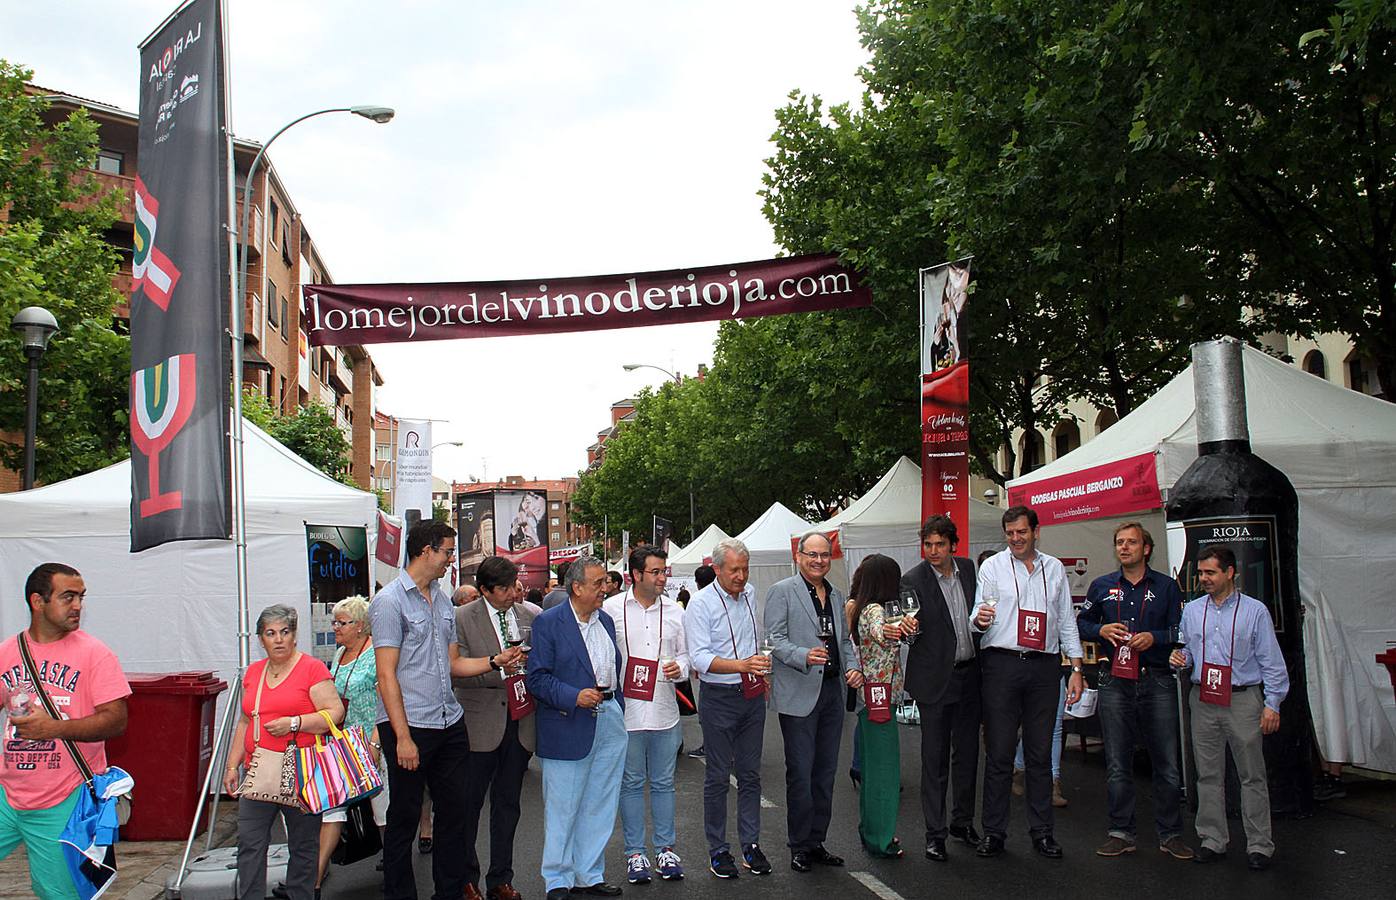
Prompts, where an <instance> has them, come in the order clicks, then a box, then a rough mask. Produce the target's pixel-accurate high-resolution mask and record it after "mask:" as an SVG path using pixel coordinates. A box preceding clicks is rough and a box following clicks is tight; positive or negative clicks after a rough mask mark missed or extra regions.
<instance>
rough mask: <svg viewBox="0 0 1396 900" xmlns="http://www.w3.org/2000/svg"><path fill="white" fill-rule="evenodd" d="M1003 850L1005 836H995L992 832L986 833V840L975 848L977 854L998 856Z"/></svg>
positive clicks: (986, 856)
mask: <svg viewBox="0 0 1396 900" xmlns="http://www.w3.org/2000/svg"><path fill="white" fill-rule="evenodd" d="M1002 852H1003V838H1001V837H994V836H993V835H992V834H986V835H984V840H982V841H980V842H979V846H978V847H975V848H974V855H975V856H983V857H985V858H988V857H990V856H998V855H999V854H1000V853H1002Z"/></svg>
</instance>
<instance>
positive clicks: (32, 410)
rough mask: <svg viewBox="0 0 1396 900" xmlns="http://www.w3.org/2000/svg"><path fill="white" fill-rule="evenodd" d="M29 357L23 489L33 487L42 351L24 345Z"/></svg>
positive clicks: (25, 352)
mask: <svg viewBox="0 0 1396 900" xmlns="http://www.w3.org/2000/svg"><path fill="white" fill-rule="evenodd" d="M24 355H25V356H27V357H29V388H28V393H27V396H26V397H25V401H24V489H25V490H26V491H27V490H30V489H31V488H33V487H34V441H35V438H36V437H37V435H38V431H39V357H41V356H43V355H44V351H43V350H41V349H39V348H38V347H25V348H24Z"/></svg>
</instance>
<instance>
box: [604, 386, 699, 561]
mask: <svg viewBox="0 0 1396 900" xmlns="http://www.w3.org/2000/svg"><path fill="white" fill-rule="evenodd" d="M621 368H622V369H624V370H625V371H627V372H634V371H635V370H636V369H654V370H655V371H657V372H663V373H664V374H665V375H668V376H669V377H670V378H672V379H674V384H683V379H682V378H680V377H679V376H677V375H675V374H674V373H673V372H670V371H669V370H668V369H666V368H664V367H663V366H655V365H651V364H650V363H625V364H623V365H622V366H621ZM696 516H697V507H696V506H695V505H694V503H693V482H692V481H691V480H690V481H689V483H688V539H689V540H690V541H692V540H693V539H694V537H695V536H696V532H697V530H698V522H697V521H696Z"/></svg>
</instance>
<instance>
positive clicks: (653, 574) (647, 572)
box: [640, 569, 668, 578]
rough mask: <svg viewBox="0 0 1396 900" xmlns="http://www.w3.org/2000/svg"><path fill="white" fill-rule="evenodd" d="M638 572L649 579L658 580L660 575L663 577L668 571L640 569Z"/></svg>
mask: <svg viewBox="0 0 1396 900" xmlns="http://www.w3.org/2000/svg"><path fill="white" fill-rule="evenodd" d="M640 571H641V573H642V574H645V575H648V576H650V577H651V578H658V577H659V576H660V575H663V574H664V573H665V572H666V571H668V570H667V569H641V570H640Z"/></svg>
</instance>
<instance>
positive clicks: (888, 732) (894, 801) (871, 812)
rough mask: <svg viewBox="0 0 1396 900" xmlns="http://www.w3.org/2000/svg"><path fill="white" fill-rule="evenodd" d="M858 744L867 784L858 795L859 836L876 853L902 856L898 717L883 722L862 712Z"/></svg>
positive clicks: (859, 717)
mask: <svg viewBox="0 0 1396 900" xmlns="http://www.w3.org/2000/svg"><path fill="white" fill-rule="evenodd" d="M857 737H858V746H859V750H860V751H861V753H862V755H863V787H862V790H861V791H860V792H859V795H858V835H859V836H860V837H861V838H862V839H863V846H864V847H865V848H867V851H868V852H869V853H871V854H872V855H873V856H884V857H886V856H899V855H900V848H899V847H898V846H897V844H896V843H895V838H896V832H897V806H898V805H899V804H900V802H901V789H902V752H901V745H900V743H899V737H898V734H897V720H896V719H895V718H893V719H892V721H890V722H885V723H883V724H881V725H875V724H873V723H872V722H869V721H868V711H867V709H861V710H859V711H858V730H857Z"/></svg>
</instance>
